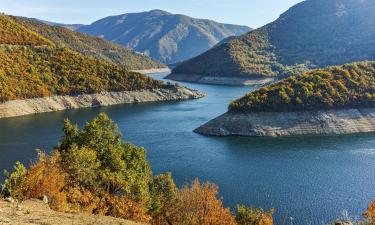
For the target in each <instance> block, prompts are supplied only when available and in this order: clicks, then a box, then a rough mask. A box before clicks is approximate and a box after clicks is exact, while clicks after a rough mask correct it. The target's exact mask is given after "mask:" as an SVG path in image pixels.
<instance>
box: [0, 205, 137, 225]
mask: <svg viewBox="0 0 375 225" xmlns="http://www.w3.org/2000/svg"><path fill="white" fill-rule="evenodd" d="M0 224H4V225H5V224H9V225H38V224H39V225H41V224H45V225H47V224H48V225H60V224H75V225H86V224H96V225H107V224H118V225H141V223H136V222H132V221H128V220H123V219H119V218H113V217H108V216H97V215H91V214H83V213H78V214H69V213H61V212H56V211H53V210H51V209H50V208H49V206H48V204H45V203H44V202H42V201H40V200H27V201H25V202H22V203H16V202H8V201H5V200H2V199H0Z"/></svg>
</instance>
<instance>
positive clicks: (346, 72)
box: [229, 62, 375, 113]
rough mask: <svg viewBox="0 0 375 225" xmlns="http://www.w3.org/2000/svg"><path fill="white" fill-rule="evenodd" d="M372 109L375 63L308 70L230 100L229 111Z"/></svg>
mask: <svg viewBox="0 0 375 225" xmlns="http://www.w3.org/2000/svg"><path fill="white" fill-rule="evenodd" d="M374 106H375V62H359V63H352V64H347V65H343V66H334V67H329V68H327V69H318V70H312V71H309V72H305V73H302V74H301V75H298V76H293V77H290V78H287V79H285V80H283V81H280V82H278V83H275V84H272V85H270V86H266V87H263V88H261V89H260V90H258V91H255V92H252V93H249V94H247V95H245V96H244V97H242V98H240V99H238V100H235V101H233V102H232V103H231V104H230V106H229V111H230V112H234V113H235V112H245V113H248V112H270V111H302V110H319V109H341V108H366V107H374Z"/></svg>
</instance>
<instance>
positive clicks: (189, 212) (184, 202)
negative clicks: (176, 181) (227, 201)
mask: <svg viewBox="0 0 375 225" xmlns="http://www.w3.org/2000/svg"><path fill="white" fill-rule="evenodd" d="M217 195H218V188H217V186H216V185H214V184H211V183H206V184H201V183H200V182H199V181H198V180H195V181H194V182H193V183H191V184H190V185H187V186H185V187H184V188H182V190H180V191H179V193H178V199H177V203H176V205H175V206H174V208H173V210H174V211H173V212H171V217H170V221H171V222H172V223H171V224H179V225H185V224H186V225H232V224H236V221H235V218H234V216H233V215H232V213H231V212H230V210H229V209H228V208H224V206H223V203H222V200H221V199H219V198H218V197H217Z"/></svg>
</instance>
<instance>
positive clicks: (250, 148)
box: [0, 74, 375, 224]
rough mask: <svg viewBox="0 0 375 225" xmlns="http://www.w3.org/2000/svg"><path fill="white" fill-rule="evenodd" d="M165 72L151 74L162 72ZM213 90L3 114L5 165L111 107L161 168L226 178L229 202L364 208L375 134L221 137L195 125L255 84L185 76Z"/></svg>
mask: <svg viewBox="0 0 375 225" xmlns="http://www.w3.org/2000/svg"><path fill="white" fill-rule="evenodd" d="M164 75H165V74H155V75H152V76H154V77H156V78H160V79H161V78H162V77H163V76H164ZM185 85H186V86H189V87H192V88H196V89H199V90H202V91H204V92H206V93H207V94H208V97H206V98H203V99H199V100H193V101H185V102H175V103H157V104H141V105H122V106H113V107H106V108H97V109H80V110H73V111H64V112H57V113H46V114H39V115H33V116H26V117H20V118H11V119H0V167H1V168H10V167H11V166H12V165H13V164H14V162H15V161H17V160H19V161H22V162H24V163H26V164H28V163H29V162H30V160H31V159H33V158H35V155H36V151H35V149H37V148H42V149H45V150H50V149H51V147H52V146H54V145H55V144H56V143H57V141H58V139H59V137H60V136H61V134H62V132H61V127H62V125H63V119H64V118H66V117H68V118H70V119H71V120H72V121H73V122H77V123H78V124H80V125H83V123H84V122H85V121H88V120H90V119H92V118H93V117H95V116H96V115H97V114H98V113H100V112H106V113H107V114H108V115H109V116H110V117H111V118H112V119H114V120H115V122H116V123H117V124H118V125H119V127H120V129H121V131H122V132H123V134H124V138H125V139H126V140H128V141H131V142H133V143H135V144H137V145H140V146H144V147H145V148H146V149H147V153H148V159H149V160H150V162H151V165H152V168H153V171H154V173H155V174H157V173H163V172H167V171H171V172H172V173H173V175H174V178H175V180H176V182H177V184H178V185H183V184H184V183H185V182H187V181H190V180H192V179H194V178H199V179H201V180H203V181H212V182H215V183H217V184H218V185H219V187H220V194H221V195H222V196H223V197H224V202H225V205H226V206H231V207H233V206H235V205H236V203H246V204H253V205H255V206H257V207H263V208H266V209H269V208H271V207H274V208H276V209H277V215H276V220H277V221H278V222H279V223H284V221H286V222H285V223H284V224H286V223H287V224H290V221H291V217H293V219H292V220H293V222H294V223H293V224H307V223H309V224H322V222H327V221H331V220H333V219H335V218H337V217H339V216H340V215H341V212H342V211H343V210H347V211H349V213H350V214H351V215H353V216H359V215H360V214H361V213H362V212H363V211H364V209H365V208H366V206H367V203H368V202H369V201H370V200H372V198H374V197H375V134H363V135H350V136H340V137H303V138H235V137H232V138H216V137H206V136H201V135H198V134H195V133H193V132H192V130H193V129H194V128H196V127H198V126H199V125H201V124H203V123H205V122H207V121H208V120H210V119H212V118H214V117H215V116H218V115H220V114H222V113H224V112H225V111H226V107H227V104H228V102H229V101H230V100H232V99H234V98H237V97H240V96H242V95H243V94H244V93H246V92H247V91H249V90H250V88H248V87H227V86H210V85H199V84H185Z"/></svg>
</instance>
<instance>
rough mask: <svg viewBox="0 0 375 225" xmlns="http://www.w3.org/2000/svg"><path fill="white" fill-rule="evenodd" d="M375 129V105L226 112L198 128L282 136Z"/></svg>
mask: <svg viewBox="0 0 375 225" xmlns="http://www.w3.org/2000/svg"><path fill="white" fill-rule="evenodd" d="M374 131H375V109H374V108H371V109H370V108H369V109H341V110H327V111H303V112H264V113H249V114H238V113H225V114H224V115H221V116H219V117H217V118H216V119H213V120H211V121H209V122H208V123H206V124H204V125H203V126H201V127H199V128H197V129H196V130H195V131H194V132H196V133H200V134H205V135H213V136H249V137H278V136H300V135H338V134H352V133H366V132H374Z"/></svg>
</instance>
